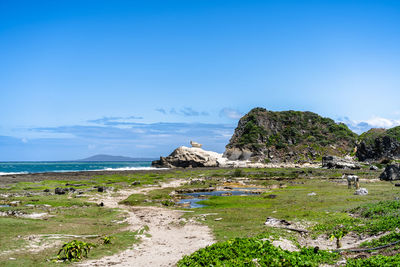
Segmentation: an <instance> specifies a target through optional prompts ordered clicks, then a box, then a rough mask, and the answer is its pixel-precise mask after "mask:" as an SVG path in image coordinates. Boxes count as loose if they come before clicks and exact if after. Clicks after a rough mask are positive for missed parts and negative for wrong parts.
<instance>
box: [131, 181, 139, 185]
mask: <svg viewBox="0 0 400 267" xmlns="http://www.w3.org/2000/svg"><path fill="white" fill-rule="evenodd" d="M132 185H140V182H139V181H133V182H132Z"/></svg>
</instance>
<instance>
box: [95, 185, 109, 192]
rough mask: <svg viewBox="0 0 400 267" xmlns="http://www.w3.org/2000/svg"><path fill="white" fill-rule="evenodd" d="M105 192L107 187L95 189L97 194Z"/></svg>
mask: <svg viewBox="0 0 400 267" xmlns="http://www.w3.org/2000/svg"><path fill="white" fill-rule="evenodd" d="M106 190H107V187H105V186H98V187H97V192H105V191H106Z"/></svg>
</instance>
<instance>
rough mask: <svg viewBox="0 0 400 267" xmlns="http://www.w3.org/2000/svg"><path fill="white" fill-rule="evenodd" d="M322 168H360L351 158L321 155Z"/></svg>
mask: <svg viewBox="0 0 400 267" xmlns="http://www.w3.org/2000/svg"><path fill="white" fill-rule="evenodd" d="M322 168H327V169H351V170H358V169H360V168H361V166H360V164H358V163H356V162H354V161H353V160H351V159H345V158H340V157H336V156H325V157H322Z"/></svg>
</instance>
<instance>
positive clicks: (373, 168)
mask: <svg viewBox="0 0 400 267" xmlns="http://www.w3.org/2000/svg"><path fill="white" fill-rule="evenodd" d="M369 169H370V170H371V171H377V170H379V168H378V167H377V166H375V165H371V166H370V167H369Z"/></svg>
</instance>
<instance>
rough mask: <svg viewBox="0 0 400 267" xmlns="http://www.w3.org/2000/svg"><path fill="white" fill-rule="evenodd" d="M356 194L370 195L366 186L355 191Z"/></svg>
mask: <svg viewBox="0 0 400 267" xmlns="http://www.w3.org/2000/svg"><path fill="white" fill-rule="evenodd" d="M354 195H359V196H365V195H368V190H367V189H366V188H363V187H361V188H359V189H357V190H356V192H355V193H354Z"/></svg>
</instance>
